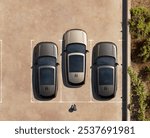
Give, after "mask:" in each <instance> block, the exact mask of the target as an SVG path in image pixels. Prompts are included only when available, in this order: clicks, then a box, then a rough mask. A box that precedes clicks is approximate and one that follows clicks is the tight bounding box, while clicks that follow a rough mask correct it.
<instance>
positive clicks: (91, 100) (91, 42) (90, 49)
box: [88, 39, 94, 102]
mask: <svg viewBox="0 0 150 138" xmlns="http://www.w3.org/2000/svg"><path fill="white" fill-rule="evenodd" d="M88 41H89V47H90V48H89V54H90V66H92V62H91V59H92V46H93V41H94V40H92V39H90V40H88ZM90 78H91V70H90ZM92 97H93V96H92V86H91V79H90V102H93V98H92Z"/></svg>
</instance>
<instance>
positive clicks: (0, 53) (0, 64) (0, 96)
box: [0, 40, 3, 103]
mask: <svg viewBox="0 0 150 138" xmlns="http://www.w3.org/2000/svg"><path fill="white" fill-rule="evenodd" d="M0 58H1V60H0V62H1V63H0V69H1V72H0V82H1V83H0V103H2V102H3V94H2V40H0Z"/></svg>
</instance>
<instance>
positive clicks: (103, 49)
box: [93, 42, 117, 60]
mask: <svg viewBox="0 0 150 138" xmlns="http://www.w3.org/2000/svg"><path fill="white" fill-rule="evenodd" d="M116 54H117V47H116V45H115V44H114V43H112V42H99V43H97V44H96V45H95V46H94V48H93V56H94V57H93V58H94V60H95V59H96V58H98V57H100V56H111V57H114V58H115V59H116V58H117V57H116V56H117V55H116Z"/></svg>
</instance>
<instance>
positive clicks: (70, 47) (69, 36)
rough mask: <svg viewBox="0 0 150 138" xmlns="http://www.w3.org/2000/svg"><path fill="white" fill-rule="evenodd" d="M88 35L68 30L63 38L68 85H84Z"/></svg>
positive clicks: (80, 31)
mask: <svg viewBox="0 0 150 138" xmlns="http://www.w3.org/2000/svg"><path fill="white" fill-rule="evenodd" d="M86 46H87V34H86V33H85V31H83V30H80V29H71V30H68V31H67V32H66V33H65V34H64V36H63V47H65V48H64V51H63V52H65V59H66V65H65V66H66V67H65V68H66V77H67V82H68V84H71V85H82V84H84V83H85V73H86V52H87V50H86Z"/></svg>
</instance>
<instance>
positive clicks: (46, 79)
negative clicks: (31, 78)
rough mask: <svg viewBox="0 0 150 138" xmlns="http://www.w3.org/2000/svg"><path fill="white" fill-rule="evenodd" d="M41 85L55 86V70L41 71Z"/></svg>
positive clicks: (44, 69)
mask: <svg viewBox="0 0 150 138" xmlns="http://www.w3.org/2000/svg"><path fill="white" fill-rule="evenodd" d="M40 85H54V69H53V68H42V69H40Z"/></svg>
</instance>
